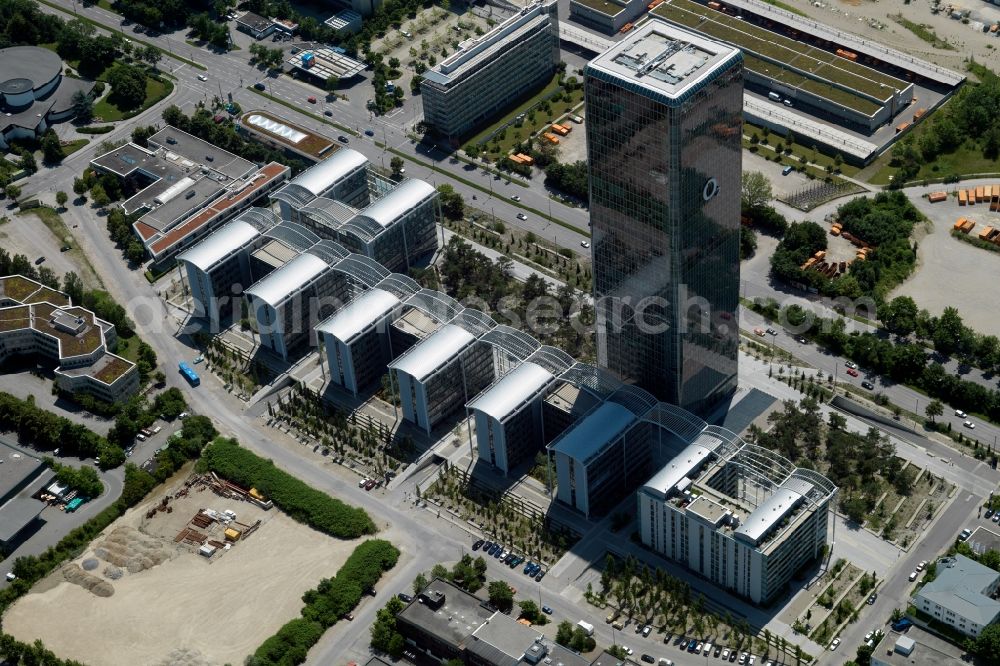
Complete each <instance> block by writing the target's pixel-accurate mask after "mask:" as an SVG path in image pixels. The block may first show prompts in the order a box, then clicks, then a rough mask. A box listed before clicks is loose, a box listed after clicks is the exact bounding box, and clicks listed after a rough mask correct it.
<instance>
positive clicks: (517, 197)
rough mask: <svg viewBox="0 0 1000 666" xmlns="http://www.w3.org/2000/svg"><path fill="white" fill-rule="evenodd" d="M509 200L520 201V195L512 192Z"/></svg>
mask: <svg viewBox="0 0 1000 666" xmlns="http://www.w3.org/2000/svg"><path fill="white" fill-rule="evenodd" d="M510 200H511V201H520V200H521V197H519V196H518V195H516V194H512V195H510Z"/></svg>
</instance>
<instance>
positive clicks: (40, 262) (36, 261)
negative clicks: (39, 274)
mask: <svg viewBox="0 0 1000 666" xmlns="http://www.w3.org/2000/svg"><path fill="white" fill-rule="evenodd" d="M43 263H45V257H38V259H35V265H36V266H38V265H39V264H43Z"/></svg>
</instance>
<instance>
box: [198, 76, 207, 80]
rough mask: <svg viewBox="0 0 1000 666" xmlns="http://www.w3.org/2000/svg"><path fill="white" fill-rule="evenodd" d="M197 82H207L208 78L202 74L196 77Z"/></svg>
mask: <svg viewBox="0 0 1000 666" xmlns="http://www.w3.org/2000/svg"><path fill="white" fill-rule="evenodd" d="M198 80H199V81H208V77H207V76H205V75H204V74H199V75H198Z"/></svg>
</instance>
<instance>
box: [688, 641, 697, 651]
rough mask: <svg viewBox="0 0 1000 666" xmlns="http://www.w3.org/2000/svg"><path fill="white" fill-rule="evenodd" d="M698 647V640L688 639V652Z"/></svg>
mask: <svg viewBox="0 0 1000 666" xmlns="http://www.w3.org/2000/svg"><path fill="white" fill-rule="evenodd" d="M696 647H698V641H696V640H695V639H693V638H692V639H691V640H690V641H688V646H687V651H688V652H694V649H695V648H696Z"/></svg>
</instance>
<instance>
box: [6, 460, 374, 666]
mask: <svg viewBox="0 0 1000 666" xmlns="http://www.w3.org/2000/svg"><path fill="white" fill-rule="evenodd" d="M164 488H165V489H166V492H159V493H153V494H152V495H151V496H150V498H149V499H148V500H147V501H146V502H145V503H143V504H140V505H139V506H137V507H135V508H133V509H131V510H130V511H129V512H128V513H126V514H125V515H124V516H123V517H122V518H120V519H119V520H117V521H116V522H115V523H113V524H112V525H111V526H109V527H108V529H107V530H105V531H104V532H103V533H102V534H101V535H100V536H98V537H97V538H96V539H95V540H94V541H93V542H92V543H91V544H90V545H89V547H88V548H87V550H86V551H85V552H84V553H83V554H82V555H81V556H80V557H78V558H76V559H74V560H72V561H70V562H67V563H66V564H65V565H63V566H62V567H61V568H59V569H57V570H56V571H54V572H53V573H52V574H50V575H49V576H48V577H47V578H45V579H43V580H42V581H40V582H39V583H38V584H37V585H36V586H35V588H34V589H33V590H32V591H31V592H30V593H29V594H28V595H26V596H25V597H23V598H21V599H20V600H19V601H18V602H17V603H15V604H14V605H13V606H12V607H11V608H10V610H9V611H8V612H7V613H6V615H5V616H4V618H3V625H4V630H5V631H6V632H8V633H10V634H12V635H13V636H15V637H16V638H18V639H19V640H22V641H26V642H32V641H34V640H35V639H41V640H42V641H43V642H44V643H45V644H46V646H48V647H49V648H50V649H51V650H53V651H54V652H55V653H56V654H58V655H60V656H63V657H73V658H75V659H80V660H81V661H83V662H86V663H93V664H98V663H99V664H107V665H109V666H118V665H121V666H125V665H133V664H162V665H163V666H209V665H211V666H215V665H219V664H224V663H242V662H243V660H244V658H245V657H246V656H247V655H249V654H250V653H252V652H253V651H254V649H256V648H257V646H258V645H260V643H261V642H262V641H263V640H264V639H265V638H266V637H268V636H270V635H271V634H273V633H274V632H275V631H276V630H277V629H278V628H279V627H280V626H281V625H283V624H284V623H285V622H287V621H288V620H290V619H292V618H294V617H296V616H297V615H298V612H299V609H300V608H301V605H302V600H301V597H302V594H303V593H304V592H305V591H306V590H308V589H310V588H312V587H315V586H316V584H317V583H318V582H319V581H320V580H321V579H322V578H325V577H330V576H332V575H334V574H335V573H336V571H337V569H338V568H339V567H340V565H341V564H342V563H343V561H344V560H345V559H346V558H347V556H348V555H349V554H350V552H351V550H352V549H353V548H354V545H355V544H354V543H353V542H349V541H340V540H336V539H332V538H330V537H327V536H325V535H323V534H321V533H319V532H317V531H315V530H312V529H310V528H308V527H306V526H304V525H301V524H299V523H297V522H295V521H293V520H292V519H291V518H289V517H288V516H287V515H285V514H283V513H282V512H281V511H279V510H278V509H275V508H271V503H270V502H269V501H268V500H267V499H266V498H265V497H263V496H262V495H261V494H260V493H258V492H257V491H256V490H255V489H248V488H240V487H239V486H236V485H234V484H231V483H229V482H227V481H225V480H223V479H220V478H218V477H216V476H215V475H213V474H207V475H201V474H193V475H192V474H190V472H186V473H184V474H182V475H178V476H175V477H174V479H173V480H172V481H171V482H168V483H167V484H165V486H164ZM222 609H224V612H220V610H222Z"/></svg>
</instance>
